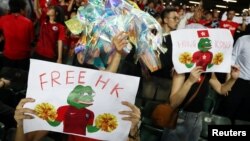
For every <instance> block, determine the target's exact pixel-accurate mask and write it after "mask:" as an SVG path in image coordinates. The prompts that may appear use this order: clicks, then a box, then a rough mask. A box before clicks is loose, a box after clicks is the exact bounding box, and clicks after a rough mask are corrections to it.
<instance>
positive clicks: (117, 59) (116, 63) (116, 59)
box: [106, 52, 121, 73]
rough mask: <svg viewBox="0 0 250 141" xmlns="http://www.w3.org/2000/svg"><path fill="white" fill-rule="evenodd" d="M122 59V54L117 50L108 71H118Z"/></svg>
mask: <svg viewBox="0 0 250 141" xmlns="http://www.w3.org/2000/svg"><path fill="white" fill-rule="evenodd" d="M120 61H121V54H120V53H118V52H115V54H114V57H113V58H112V61H111V63H110V64H109V65H108V67H107V69H106V71H109V72H114V73H115V72H117V70H118V67H119V64H120Z"/></svg>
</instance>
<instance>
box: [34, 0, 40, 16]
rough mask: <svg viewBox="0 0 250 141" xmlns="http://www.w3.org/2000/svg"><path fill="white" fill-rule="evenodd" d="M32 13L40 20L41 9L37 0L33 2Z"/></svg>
mask: <svg viewBox="0 0 250 141" xmlns="http://www.w3.org/2000/svg"><path fill="white" fill-rule="evenodd" d="M34 11H35V13H36V16H37V18H38V19H40V17H41V9H40V4H39V0H35V1H34Z"/></svg>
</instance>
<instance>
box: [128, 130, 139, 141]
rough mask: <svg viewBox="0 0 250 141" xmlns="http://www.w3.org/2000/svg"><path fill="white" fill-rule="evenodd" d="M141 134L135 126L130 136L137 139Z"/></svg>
mask: <svg viewBox="0 0 250 141" xmlns="http://www.w3.org/2000/svg"><path fill="white" fill-rule="evenodd" d="M138 136H139V128H138V127H135V128H133V129H131V130H130V132H129V135H128V137H129V138H131V139H136V138H137V137H138Z"/></svg>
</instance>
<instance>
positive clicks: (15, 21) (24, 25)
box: [0, 14, 34, 60]
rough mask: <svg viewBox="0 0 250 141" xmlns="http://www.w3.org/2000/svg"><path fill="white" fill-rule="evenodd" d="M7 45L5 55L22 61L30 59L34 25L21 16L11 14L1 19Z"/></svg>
mask: <svg viewBox="0 0 250 141" xmlns="http://www.w3.org/2000/svg"><path fill="white" fill-rule="evenodd" d="M0 30H2V31H3V35H4V38H5V45H4V50H3V55H4V56H5V57H7V58H9V59H13V60H20V59H26V58H29V57H30V50H31V48H30V45H31V42H32V41H33V38H34V30H33V23H32V21H31V20H29V19H28V18H26V17H24V16H22V15H20V14H9V15H5V16H3V17H1V18H0Z"/></svg>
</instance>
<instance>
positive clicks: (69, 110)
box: [47, 85, 99, 135]
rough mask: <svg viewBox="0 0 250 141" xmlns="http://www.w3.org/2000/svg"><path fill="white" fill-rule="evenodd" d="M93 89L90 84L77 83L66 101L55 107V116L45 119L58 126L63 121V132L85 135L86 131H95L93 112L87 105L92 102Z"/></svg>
mask: <svg viewBox="0 0 250 141" xmlns="http://www.w3.org/2000/svg"><path fill="white" fill-rule="evenodd" d="M93 93H94V91H93V89H92V88H91V87H90V86H82V85H77V86H76V87H75V88H74V89H73V91H71V92H70V94H69V96H68V98H67V103H68V104H69V105H65V106H61V107H59V108H58V109H57V118H56V119H55V120H54V121H51V120H47V122H48V123H49V124H50V125H51V126H58V125H60V123H62V122H63V132H67V133H74V134H81V135H86V129H87V131H88V132H90V133H93V132H97V131H98V130H99V128H97V127H96V126H94V125H93V122H94V117H95V115H94V112H92V111H91V110H88V109H87V107H89V106H91V105H92V104H93V101H94V100H93V97H94V95H93Z"/></svg>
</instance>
